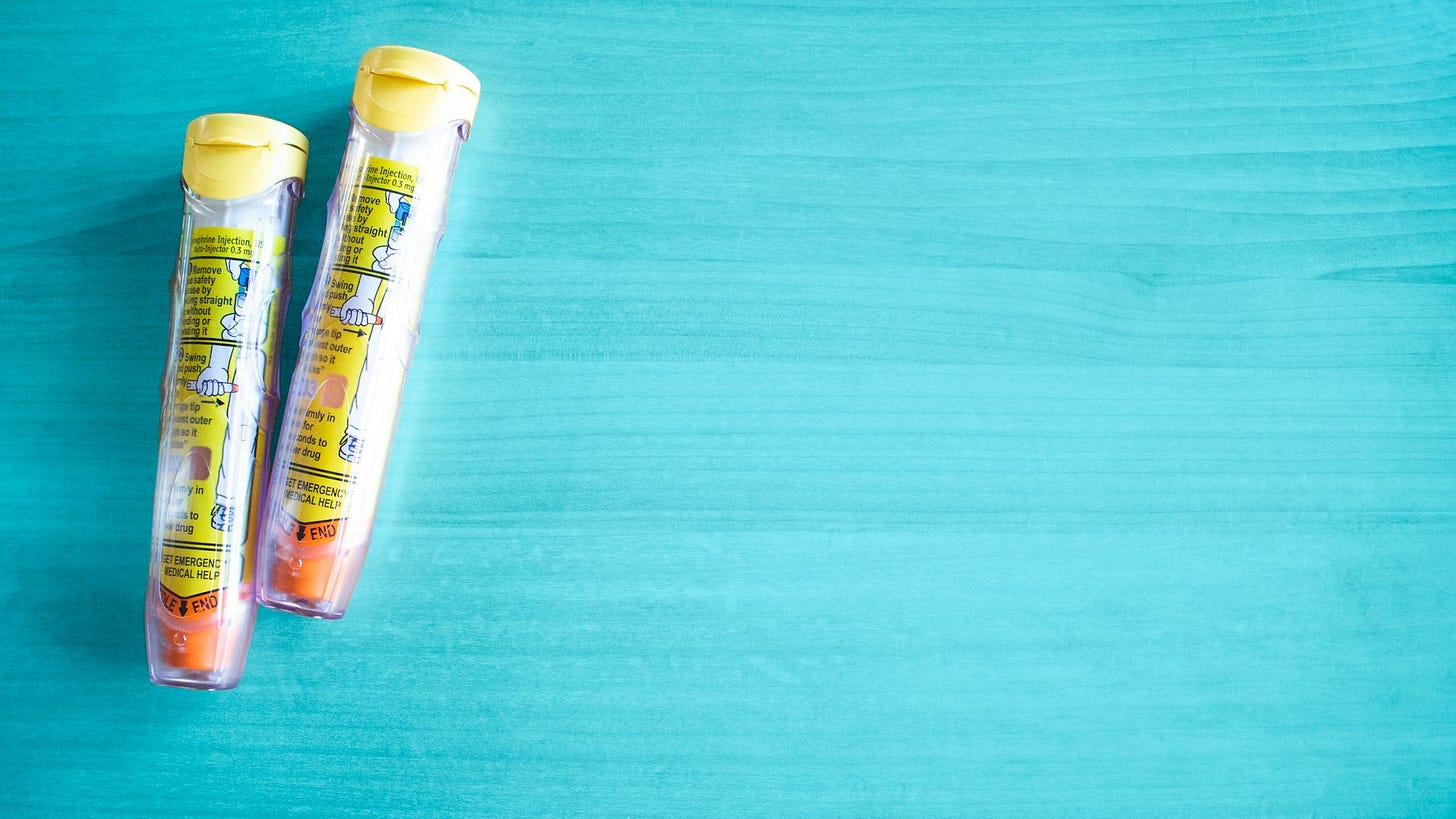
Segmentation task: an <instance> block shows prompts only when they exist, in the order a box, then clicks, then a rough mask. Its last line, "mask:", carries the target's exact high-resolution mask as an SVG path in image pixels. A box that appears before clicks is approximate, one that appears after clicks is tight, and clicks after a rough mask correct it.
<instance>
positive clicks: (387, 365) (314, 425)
mask: <svg viewBox="0 0 1456 819" xmlns="http://www.w3.org/2000/svg"><path fill="white" fill-rule="evenodd" d="M418 180H419V169H418V168H416V167H415V166H413V165H409V164H406V163H403V162H396V161H394V160H390V159H383V158H381V157H371V158H370V159H369V161H368V162H367V163H366V164H365V166H364V172H363V175H362V177H361V178H360V179H359V181H358V182H357V183H356V184H355V185H354V186H353V187H352V189H351V190H350V191H349V194H348V198H347V199H346V200H345V202H344V205H343V213H342V217H341V218H342V223H341V225H340V230H341V233H342V235H341V237H340V245H339V251H338V256H337V258H336V259H335V262H334V264H333V266H332V267H331V268H330V269H329V271H328V279H327V281H326V282H325V283H324V287H323V306H322V309H321V310H320V311H319V313H318V314H317V315H316V316H315V317H313V320H312V321H311V322H310V323H311V326H309V327H305V328H304V333H305V337H304V339H303V344H302V349H301V351H300V353H299V359H298V366H300V367H303V368H305V371H306V372H307V373H308V375H309V377H310V378H311V379H313V383H314V384H315V385H316V387H317V388H316V390H315V392H314V394H313V396H312V398H311V400H310V401H309V403H308V408H307V410H306V411H305V412H304V415H303V418H302V419H301V420H300V425H299V432H298V437H297V438H296V439H295V440H294V441H292V442H291V443H292V449H291V451H289V452H287V453H286V454H285V453H280V455H281V456H285V455H286V457H287V459H288V460H287V463H286V464H284V465H283V468H284V469H286V470H287V475H286V476H285V482H284V490H283V499H282V504H283V509H284V511H285V512H287V513H288V514H289V515H290V516H291V521H289V523H290V532H289V533H288V534H289V537H290V539H291V540H293V542H294V543H295V544H296V545H298V546H313V545H317V544H320V543H326V542H328V541H330V540H332V539H333V538H334V537H335V536H336V535H337V534H338V533H339V524H340V523H341V521H343V520H344V519H346V518H347V517H348V498H349V490H350V488H351V486H352V484H353V483H354V475H355V470H356V469H358V468H359V465H360V464H361V463H363V462H365V461H366V459H368V458H369V457H371V451H370V449H369V446H370V441H369V439H370V433H371V432H378V433H379V437H380V439H383V438H387V436H388V433H389V432H390V431H389V430H377V431H376V430H371V429H370V426H371V424H370V417H371V416H370V413H371V410H373V409H375V407H374V406H373V403H374V402H377V401H390V402H393V401H398V400H399V396H398V394H397V389H398V379H397V377H395V371H397V370H398V368H399V363H398V351H392V350H388V349H383V348H385V347H387V346H388V344H387V338H381V336H383V335H384V334H383V333H382V329H383V328H384V327H385V326H386V324H387V322H389V321H391V316H390V309H389V304H390V300H389V299H388V298H386V294H387V291H388V290H389V287H390V284H391V283H392V282H395V283H396V286H397V276H398V275H399V274H400V265H399V261H400V260H399V252H400V250H401V248H402V247H403V238H404V235H405V230H406V225H407V224H408V222H409V214H410V207H411V203H412V199H413V197H414V192H415V184H416V183H417V182H418ZM394 320H399V321H407V320H408V318H407V317H403V316H401V317H396V318H395V319H394ZM391 355H394V356H395V358H394V360H390V356H391ZM381 444H382V445H384V446H387V445H388V442H387V441H383V440H381Z"/></svg>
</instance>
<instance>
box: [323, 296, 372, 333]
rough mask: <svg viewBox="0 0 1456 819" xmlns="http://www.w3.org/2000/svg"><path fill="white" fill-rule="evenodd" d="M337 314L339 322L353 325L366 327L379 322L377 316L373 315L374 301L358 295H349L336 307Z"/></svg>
mask: <svg viewBox="0 0 1456 819" xmlns="http://www.w3.org/2000/svg"><path fill="white" fill-rule="evenodd" d="M329 312H330V313H333V312H334V311H332V310H330V311H329ZM337 315H338V317H339V321H340V322H342V323H344V324H347V325H350V326H353V327H368V326H371V325H374V324H377V323H379V322H378V320H377V318H378V317H377V316H375V315H374V302H373V301H372V300H370V299H366V298H362V297H360V296H350V297H349V299H348V301H345V302H344V304H343V305H342V306H341V307H339V308H338V313H337Z"/></svg>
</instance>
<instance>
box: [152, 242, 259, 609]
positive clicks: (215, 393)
mask: <svg viewBox="0 0 1456 819" xmlns="http://www.w3.org/2000/svg"><path fill="white" fill-rule="evenodd" d="M261 244H263V242H261V241H255V238H254V234H253V231H251V230H244V229H241V228H221V227H203V228H196V229H194V230H193V231H192V235H191V236H190V237H189V239H188V251H189V253H188V258H187V267H186V270H185V273H184V278H183V280H182V282H180V292H179V296H180V304H178V305H176V306H175V308H174V309H176V310H177V314H176V316H175V320H176V321H177V322H179V325H178V328H177V335H178V341H179V343H178V345H177V348H176V349H175V350H174V351H173V355H174V356H175V360H174V361H173V366H172V368H171V369H172V371H173V372H175V373H176V377H175V378H174V380H173V382H172V383H171V384H170V385H168V392H167V394H166V395H164V400H165V402H166V403H165V405H164V406H163V412H162V419H163V423H162V435H163V446H164V453H163V470H164V475H167V476H170V484H165V483H164V485H163V486H164V489H163V491H164V493H165V496H164V498H163V499H162V507H161V517H162V519H161V520H160V521H159V528H160V531H161V537H162V549H161V552H162V566H161V589H160V595H161V599H162V604H163V606H165V607H166V609H167V610H168V611H170V612H172V613H173V614H175V615H178V616H181V617H184V618H187V617H201V616H203V615H206V614H208V613H210V612H211V611H213V610H214V609H216V608H217V597H218V592H219V591H221V590H222V589H225V588H227V587H228V586H230V585H231V584H234V583H237V582H239V581H246V580H249V579H251V577H252V571H253V567H252V555H251V549H249V548H248V546H249V545H250V544H251V542H252V536H253V532H252V531H251V530H252V527H253V513H254V510H255V509H256V508H257V505H258V502H259V495H260V493H261V491H262V488H263V487H262V477H263V474H262V473H263V463H264V453H263V452H262V451H261V449H262V448H263V446H264V445H265V442H266V441H267V439H268V435H267V425H268V424H269V423H270V421H269V420H267V419H263V418H261V413H262V410H263V408H264V407H263V404H264V401H265V397H266V396H268V395H271V394H276V393H274V390H273V383H272V380H273V377H274V372H275V370H276V365H275V364H274V362H272V361H270V360H269V359H270V357H271V356H272V355H273V354H274V351H275V345H276V332H277V331H276V328H277V327H278V326H279V325H280V324H281V321H280V319H281V316H280V310H281V300H280V299H279V298H278V297H277V296H278V288H279V277H278V275H277V274H276V273H275V270H276V269H277V268H276V267H275V265H277V264H281V262H282V259H281V258H280V257H281V254H282V253H283V252H284V250H285V243H284V240H283V239H282V238H281V237H275V238H274V241H273V247H272V249H271V252H264V248H263V247H261V246H260V245H261ZM270 415H271V413H270ZM260 428H261V431H260Z"/></svg>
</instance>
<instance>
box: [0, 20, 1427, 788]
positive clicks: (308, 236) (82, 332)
mask: <svg viewBox="0 0 1456 819" xmlns="http://www.w3.org/2000/svg"><path fill="white" fill-rule="evenodd" d="M7 16H8V18H9V19H8V20H7V25H6V26H5V27H4V29H3V30H0V51H3V52H4V53H5V54H6V55H7V59H6V60H5V64H4V67H3V68H0V72H3V75H0V79H3V83H0V85H3V87H4V88H5V89H6V90H5V97H4V99H5V103H6V104H5V105H4V106H3V110H0V148H3V151H0V155H3V156H4V157H5V163H6V164H5V167H6V169H7V171H8V177H9V185H8V190H9V192H10V193H9V198H8V201H7V204H6V206H5V208H4V213H5V217H4V228H3V231H0V265H3V278H0V282H3V288H0V430H3V436H4V437H3V446H0V459H3V460H0V466H3V468H0V563H3V566H4V570H3V571H0V604H3V605H4V610H5V612H6V617H5V620H6V626H5V628H4V629H3V631H0V634H3V636H0V672H3V673H0V749H3V753H0V813H4V814H6V815H18V814H32V813H34V814H44V815H72V814H78V813H99V814H107V815H158V814H162V813H166V814H172V815H188V814H197V813H222V814H229V815H248V816H252V815H280V814H300V815H319V816H338V815H361V814H369V813H381V812H388V813H392V814H416V815H428V816H441V815H452V814H462V815H463V814H507V815H531V814H566V815H570V814H602V815H682V814H699V813H707V814H715V815H741V814H752V815H787V814H793V815H798V814H825V815H845V814H898V815H916V816H919V815H976V814H982V815H1068V814H1079V815H1080V814H1095V815H1124V814H1128V813H1154V814H1160V815H1168V814H1173V815H1180V814H1213V815H1235V814H1236V815H1250V814H1255V815H1312V814H1318V815H1450V814H1451V813H1453V812H1456V639H1453V638H1456V633H1453V632H1456V629H1453V627H1456V592H1453V585H1456V551H1453V548H1452V547H1453V537H1456V508H1453V502H1452V498H1453V493H1456V408H1453V405H1452V399H1453V397H1456V366H1453V365H1456V342H1453V332H1452V331H1453V329H1456V321H1453V315H1456V288H1453V285H1456V223H1453V214H1456V181H1453V179H1456V142H1453V137H1452V134H1453V133H1456V130H1453V129H1456V91H1453V81H1456V7H1453V6H1452V5H1451V4H1450V3H1447V2H1444V0H1406V1H1405V2H1377V1H1374V0H1340V1H1339V2H1333V1H1332V2H1303V1H1302V0H1300V1H1288V2H1279V1H1277V0H1276V1H1274V2H1194V3H1160V2H1158V3H1155V2H1145V3H1134V2H1123V3H1097V2H1092V1H1091V0H1058V1H1057V2H1051V3H1044V2H1016V0H992V2H985V3H956V4H944V3H942V4H918V3H908V4H890V3H871V2H856V3H815V2H798V0H784V1H783V2H777V3H731V4H716V3H714V4H709V3H693V2H684V3H661V4H658V3H653V4H644V3H635V2H607V3H589V4H560V3H515V4H512V3H502V4H492V5H490V6H478V7H476V6H469V5H465V4H460V3H454V2H435V3H429V4H423V5H421V4H416V3H409V2H402V1H400V2H377V3H370V4H367V6H361V5H359V4H357V3H352V4H350V3H337V2H319V3H244V2H235V3H224V4H210V5H207V6H203V7H198V8H192V9H180V8H178V7H176V6H175V4H164V3H157V2H136V3H130V4H116V5H108V6H96V5H90V4H80V3H33V4H28V5H26V7H23V8H21V9H18V10H15V11H12V13H11V14H10V15H7ZM387 41H398V42H403V43H409V44H415V45H420V46H424V47H428V48H433V49H436V50H439V51H442V52H444V53H447V54H450V55H453V56H455V57H457V58H458V59H460V60H461V61H462V62H465V63H466V64H467V65H469V66H471V67H472V68H473V69H475V71H476V72H477V73H478V74H479V75H480V76H481V78H482V80H483V81H484V84H485V88H486V93H485V97H484V101H483V105H482V112H481V116H480V120H479V122H478V124H477V129H476V133H475V135H474V137H473V139H472V140H471V142H470V143H469V144H468V145H467V146H466V149H465V152H464V154H463V156H462V159H461V163H460V173H459V176H458V177H457V185H456V195H455V199H454V202H453V206H452V214H451V225H452V226H451V232H450V233H449V235H448V236H447V237H446V239H445V242H444V245H443V247H442V250H441V253H440V256H439V260H438V263H437V266H436V269H435V274H434V276H433V281H432V283H431V294H430V299H429V303H428V305H427V307H426V315H425V320H424V327H425V329H424V339H423V341H422V342H421V344H420V347H419V350H418V354H417V356H416V359H415V367H414V370H413V372H412V375H411V383H410V386H409V389H408V395H407V400H406V407H405V409H404V413H403V417H402V421H401V425H400V432H399V438H398V442H397V445H396V450H395V453H396V454H395V458H394V463H393V465H392V470H391V473H390V480H389V484H388V487H387V491H386V496H385V499H384V504H383V509H382V511H381V514H380V518H379V524H378V527H377V529H376V534H375V541H374V550H373V554H372V555H371V557H370V561H369V565H368V568H367V569H366V571H365V575H364V578H363V580H362V582H361V585H360V589H359V593H358V594H357V596H356V597H355V602H354V606H353V608H352V609H351V611H350V613H349V615H348V617H347V618H345V619H344V620H343V621H341V622H339V623H332V624H321V623H315V622H306V621H303V620H300V619H297V618H292V617H288V616H285V615H279V614H275V613H272V612H263V613H262V614H261V615H260V617H259V622H258V628H257V634H256V638H255V641H254V648H253V653H252V657H251V659H250V662H249V668H248V674H247V677H246V679H245V680H244V684H243V687H241V688H240V689H238V690H237V691H234V692H231V693H227V694H222V695H199V694H197V693H193V692H183V691H171V690H163V689H159V688H155V687H152V686H150V685H148V684H147V682H146V674H145V661H144V656H143V646H142V634H141V624H142V615H141V601H142V592H143V585H144V578H145V576H146V568H147V567H146V562H147V537H148V532H149V527H150V521H149V515H150V497H151V487H152V476H153V473H154V469H155V437H154V436H155V430H156V426H155V425H156V418H157V413H158V406H157V393H156V378H157V374H158V372H159V368H160V365H161V360H162V354H163V348H164V346H165V334H166V318H165V308H166V298H167V295H166V281H167V276H168V275H169V273H170V266H171V263H172V253H173V251H174V248H175V246H176V244H175V243H176V241H177V229H178V219H177V216H178V211H179V206H180V205H179V196H178V193H177V189H176V175H177V169H178V165H179V162H180V153H181V143H182V132H183V128H184V126H185V124H186V122H187V121H188V120H189V119H190V118H191V117H192V116H194V115H196V114H199V113H203V112H207V111H213V110H245V111H251V112H255V113H261V114H266V115H270V116H275V117H278V118H281V119H283V120H285V121H288V122H290V123H293V124H295V125H297V126H299V127H300V128H302V129H304V130H305V131H306V132H307V133H308V134H309V136H310V137H311V138H312V139H313V145H314V151H313V156H312V161H311V166H310V167H311V171H310V172H311V174H312V176H311V179H310V180H309V184H308V198H307V199H306V200H305V202H304V204H303V206H302V209H301V212H300V218H299V225H298V230H297V252H296V254H295V266H296V273H297V281H296V283H295V289H294V290H295V304H299V303H301V301H302V297H303V295H304V294H305V293H306V292H307V289H308V287H309V284H310V282H311V274H312V271H313V266H314V263H315V262H316V260H317V256H318V249H319V241H320V234H321V232H322V220H323V211H324V205H325V201H326V199H327V196H328V191H329V189H330V187H331V185H332V181H333V180H332V176H333V173H334V170H335V169H336V168H337V163H338V160H339V156H340V152H341V149H342V142H343V137H344V133H345V126H346V122H345V117H344V112H343V109H344V105H345V102H346V100H347V97H348V92H349V88H350V84H351V82H352V71H353V65H354V62H355V60H357V58H358V55H359V54H360V53H362V52H363V50H364V49H365V48H367V47H369V46H372V45H376V44H379V43H381V42H387ZM296 312H297V311H296V309H295V310H294V313H295V314H296ZM297 324H298V321H297V317H296V315H295V316H294V317H292V318H291V320H290V324H289V332H288V340H287V341H286V344H287V345H288V346H289V348H290V349H291V347H292V345H293V342H294V341H295V340H296V339H297V334H298V327H297ZM291 361H292V357H291V356H290V357H289V358H288V359H287V360H286V361H285V364H291Z"/></svg>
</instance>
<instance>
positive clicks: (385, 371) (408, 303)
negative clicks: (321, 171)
mask: <svg viewBox="0 0 1456 819" xmlns="http://www.w3.org/2000/svg"><path fill="white" fill-rule="evenodd" d="M350 116H351V118H352V127H351V130H350V132H349V142H348V146H347V148H346V149H345V153H344V161H343V165H342V167H341V168H340V170H339V177H338V181H337V183H336V185H335V188H334V193H333V196H332V197H331V198H330V200H329V210H328V223H327V224H328V227H327V230H326V233H325V237H324V245H323V253H322V256H321V257H320V259H319V268H318V273H317V275H316V276H315V278H314V284H313V288H312V290H311V292H310V294H309V298H308V305H307V306H306V307H305V309H304V314H303V332H302V337H301V338H300V342H299V343H300V349H299V359H298V367H297V368H296V369H295V370H294V373H293V379H292V381H291V384H290V387H289V393H288V401H287V405H286V407H285V409H284V412H283V416H282V434H281V436H280V438H279V444H278V455H277V464H276V466H275V469H274V473H273V478H272V481H271V483H270V485H269V489H268V494H267V502H266V504H265V514H264V523H263V530H262V531H263V535H264V537H263V540H262V541H261V542H260V546H259V567H260V572H261V576H260V581H259V597H260V600H261V601H262V603H263V604H264V605H267V606H270V607H272V608H275V609H280V610H283V611H291V612H294V613H297V614H301V615H305V616H309V617H321V618H325V619H337V618H339V617H342V616H343V615H344V611H345V610H346V609H347V608H348V605H349V599H350V597H351V596H352V595H353V592H354V586H355V583H356V582H357V581H358V578H359V572H360V570H361V569H362V568H363V565H364V558H365V555H366V554H367V553H368V551H369V540H370V535H371V532H372V530H373V527H374V516H375V511H376V509H377V507H378V503H379V495H380V491H381V489H382V487H383V483H384V473H385V469H386V466H387V465H388V462H389V451H390V447H391V444H392V442H393V439H394V430H395V424H396V421H397V420H398V418H399V407H400V399H401V395H402V391H403V388H404V381H405V375H406V373H407V371H408V369H409V365H410V359H411V357H412V356H413V354H414V349H415V343H416V341H417V340H418V338H419V321H420V309H421V306H422V304H423V300H424V295H425V285H426V283H427V280H428V278H429V273H430V266H431V263H432V262H433V260H434V256H435V249H436V247H437V246H438V244H439V241H440V238H441V236H443V235H444V231H445V211H446V205H447V200H448V197H449V191H450V182H451V179H452V178H453V176H454V172H455V159H456V156H457V155H458V154H459V150H460V145H461V144H462V143H463V142H464V141H465V139H466V138H467V137H468V135H469V126H468V125H467V124H466V123H464V122H456V123H452V124H450V125H448V126H446V127H443V128H440V129H437V130H433V131H423V132H415V133H400V132H395V131H388V130H383V129H380V128H376V127H374V126H371V125H369V124H368V123H367V122H364V121H362V120H361V119H360V118H359V117H358V115H357V114H355V113H354V112H353V111H352V110H351V112H350Z"/></svg>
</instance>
